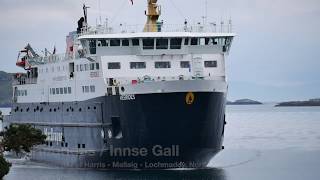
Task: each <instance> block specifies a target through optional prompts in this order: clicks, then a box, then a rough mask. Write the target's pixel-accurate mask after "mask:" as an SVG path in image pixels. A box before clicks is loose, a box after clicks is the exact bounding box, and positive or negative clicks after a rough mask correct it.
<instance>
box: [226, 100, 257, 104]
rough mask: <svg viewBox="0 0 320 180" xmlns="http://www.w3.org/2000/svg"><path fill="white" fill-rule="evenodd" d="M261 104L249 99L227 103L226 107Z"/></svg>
mask: <svg viewBox="0 0 320 180" xmlns="http://www.w3.org/2000/svg"><path fill="white" fill-rule="evenodd" d="M261 104H263V103H261V102H259V101H254V100H251V99H239V100H236V101H234V102H232V101H227V105H261Z"/></svg>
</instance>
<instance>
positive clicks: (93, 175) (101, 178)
mask: <svg viewBox="0 0 320 180" xmlns="http://www.w3.org/2000/svg"><path fill="white" fill-rule="evenodd" d="M11 179H44V180H51V179H52V180H53V179H55V180H56V179H68V180H73V179H74V180H75V179H77V180H84V179H90V180H109V179H110V180H128V179H130V180H162V179H163V180H164V179H165V180H170V179H172V180H176V179H183V180H193V179H204V180H210V179H214V180H225V179H226V175H225V172H224V170H222V169H216V168H211V169H202V170H147V171H93V170H71V169H69V170H61V169H41V168H40V169H33V168H30V169H29V168H27V169H24V168H13V169H12V172H11V173H10V175H9V176H8V177H6V178H5V180H11Z"/></svg>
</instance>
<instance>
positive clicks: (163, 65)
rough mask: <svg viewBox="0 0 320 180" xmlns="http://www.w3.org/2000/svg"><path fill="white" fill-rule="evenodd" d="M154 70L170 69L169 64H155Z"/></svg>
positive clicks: (166, 62) (164, 62)
mask: <svg viewBox="0 0 320 180" xmlns="http://www.w3.org/2000/svg"><path fill="white" fill-rule="evenodd" d="M155 68H157V69H166V68H171V64H170V62H169V61H162V62H155Z"/></svg>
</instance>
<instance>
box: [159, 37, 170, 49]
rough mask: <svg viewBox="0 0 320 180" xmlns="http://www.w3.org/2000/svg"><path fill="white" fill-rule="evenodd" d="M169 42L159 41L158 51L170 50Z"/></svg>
mask: <svg viewBox="0 0 320 180" xmlns="http://www.w3.org/2000/svg"><path fill="white" fill-rule="evenodd" d="M168 44H169V40H168V39H157V45H156V48H157V49H168Z"/></svg>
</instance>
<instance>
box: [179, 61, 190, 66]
mask: <svg viewBox="0 0 320 180" xmlns="http://www.w3.org/2000/svg"><path fill="white" fill-rule="evenodd" d="M180 67H181V68H190V62H189V61H181V62H180Z"/></svg>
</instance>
